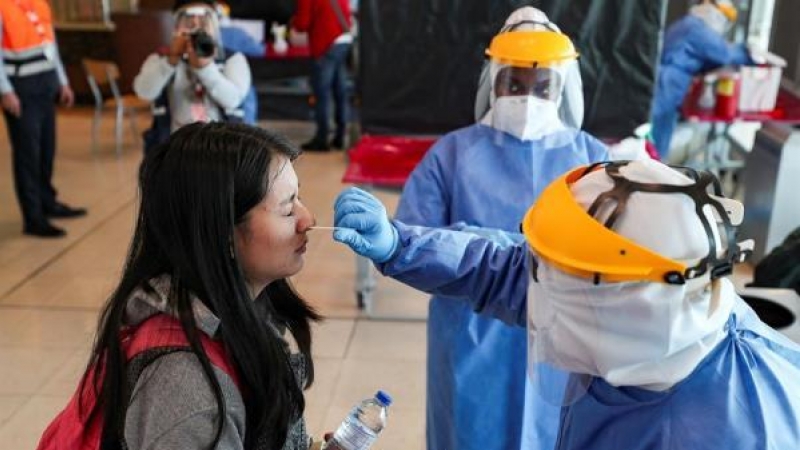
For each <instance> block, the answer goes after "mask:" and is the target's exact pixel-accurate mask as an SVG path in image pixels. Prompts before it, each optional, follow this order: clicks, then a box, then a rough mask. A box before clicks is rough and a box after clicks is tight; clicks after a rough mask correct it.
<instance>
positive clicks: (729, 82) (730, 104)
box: [714, 71, 740, 119]
mask: <svg viewBox="0 0 800 450" xmlns="http://www.w3.org/2000/svg"><path fill="white" fill-rule="evenodd" d="M739 86H740V82H739V74H738V73H736V72H733V71H727V72H722V73H720V74H719V77H718V78H717V101H716V105H715V107H714V112H715V113H716V115H717V116H719V117H721V118H724V119H733V118H734V117H736V112H737V111H738V110H739Z"/></svg>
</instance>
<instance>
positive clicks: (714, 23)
mask: <svg viewBox="0 0 800 450" xmlns="http://www.w3.org/2000/svg"><path fill="white" fill-rule="evenodd" d="M689 12H690V14H692V15H694V16H696V17H699V18H700V19H701V20H702V21H703V22H705V24H706V25H708V26H709V27H710V28H711V29H712V30H714V31H715V32H717V33H719V34H721V35H726V34H728V32H729V31H730V30H731V28H733V25H734V24H735V23H736V19H737V18H738V12H737V10H736V7H734V6H733V5H732V4H731V3H730V2H727V1H724V0H706V1H703V2H700V3H699V4H697V5H694V6H692V7H691V8H690V10H689Z"/></svg>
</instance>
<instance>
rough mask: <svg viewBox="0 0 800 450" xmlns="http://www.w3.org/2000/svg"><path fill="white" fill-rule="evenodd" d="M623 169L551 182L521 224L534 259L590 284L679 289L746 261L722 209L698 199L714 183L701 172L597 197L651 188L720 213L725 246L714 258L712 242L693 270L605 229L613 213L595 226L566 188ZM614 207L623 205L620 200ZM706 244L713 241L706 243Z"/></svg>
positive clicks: (609, 166)
mask: <svg viewBox="0 0 800 450" xmlns="http://www.w3.org/2000/svg"><path fill="white" fill-rule="evenodd" d="M624 164H626V163H605V164H604V165H595V166H588V167H581V168H578V169H575V170H573V171H571V172H569V173H567V174H565V175H563V176H562V177H560V178H559V179H557V180H556V181H554V182H553V183H551V184H550V185H549V186H548V187H547V188H546V189H545V190H544V191H543V192H542V194H541V195H540V197H539V199H538V200H537V201H536V203H535V204H534V206H532V207H531V208H530V209H529V210H528V212H527V213H526V215H525V218H524V220H523V223H522V231H523V234H524V235H525V237H526V239H527V241H528V244H529V245H530V246H531V248H532V249H533V250H534V251H535V252H536V254H537V255H538V256H539V257H540V258H542V259H544V260H546V261H547V262H548V263H550V264H551V265H553V266H556V267H557V268H558V269H560V270H562V271H563V272H565V273H568V274H570V275H574V276H579V277H582V278H588V279H593V280H594V281H595V283H600V282H601V281H602V282H610V283H614V282H631V281H649V282H656V283H667V284H684V283H685V282H686V280H687V279H691V278H696V277H699V276H701V275H704V274H706V273H708V272H709V271H710V272H711V278H712V279H714V278H718V277H720V276H724V275H727V274H729V273H730V272H731V271H732V267H733V263H735V262H741V261H742V260H743V259H744V258H745V257H746V256H747V254H748V253H749V251H748V249H747V248H745V247H746V246H747V245H748V244H751V242H748V243H745V244H744V246H743V247H740V246H738V245H737V244H735V243H734V226H733V224H732V223H731V221H730V219H728V217H727V215H726V211H725V207H724V206H722V205H721V204H720V203H719V202H717V201H716V200H715V199H714V197H712V196H710V195H709V194H705V197H704V196H703V194H702V192H704V191H705V188H706V186H707V185H708V184H709V183H710V182H711V181H712V180H715V179H714V178H713V176H711V175H710V174H706V173H701V174H700V175H702V176H701V177H700V178H699V179H696V183H695V184H694V185H691V186H667V185H655V186H654V185H639V184H637V183H634V182H628V186H625V188H626V189H622V190H620V191H610V192H607V193H605V194H602V195H601V196H599V197H598V201H602V200H604V199H603V198H602V197H603V196H605V195H609V194H610V195H611V196H612V197H615V200H617V199H618V198H620V197H619V196H620V195H624V196H627V195H629V194H630V193H631V192H634V191H637V190H639V191H644V190H645V189H653V190H651V191H650V192H665V193H670V192H675V193H683V194H686V195H690V197H692V198H693V199H694V200H695V202H697V203H702V204H708V205H710V206H711V207H713V208H715V209H717V210H718V211H719V212H720V213H721V214H720V216H721V217H722V222H723V223H722V225H724V229H725V230H726V242H728V243H729V245H728V249H727V250H726V252H725V255H724V256H723V257H721V258H717V251H716V247H715V245H714V244H713V242H712V243H711V249H710V251H709V254H708V256H706V257H705V258H703V259H702V260H701V261H700V262H699V263H698V264H697V265H695V266H694V267H688V266H687V265H686V264H684V263H682V262H679V261H676V260H673V259H670V258H667V257H665V256H662V255H660V254H658V253H656V252H654V251H652V250H649V249H647V248H645V247H643V246H641V245H639V244H637V243H636V242H634V241H632V240H630V239H628V238H626V237H624V236H622V235H620V234H618V233H616V232H614V231H613V230H612V228H611V225H613V221H614V220H615V214H612V216H611V217H610V218H609V220H608V221H607V222H606V223H605V224H604V223H601V222H599V221H598V220H597V219H595V218H594V217H593V215H592V213H593V211H592V208H590V210H589V211H586V210H584V209H583V208H582V207H581V205H580V204H578V203H577V202H576V201H575V199H574V197H573V195H572V192H571V190H570V185H572V184H573V183H575V182H576V181H578V180H579V179H580V178H582V177H583V176H584V175H586V174H588V173H590V172H591V171H593V170H606V171H607V173H609V175H611V174H612V173H615V174H617V175H619V172H618V169H619V167H622V166H624ZM610 169H611V170H610ZM612 179H614V177H613V176H612ZM615 181H616V180H615ZM630 186H633V188H631V187H630ZM697 197H700V199H698V198H697ZM595 203H597V202H595ZM619 204H621V205H624V200H623V201H620V202H619ZM592 206H593V207H594V206H595V205H592ZM623 208H624V206H623ZM701 219H702V218H701ZM701 221H703V220H701ZM716 225H717V224H709V223H707V222H705V221H703V226H704V228H705V229H706V233H707V234H708V235H709V236H711V235H712V231H711V227H712V226H716ZM711 241H713V238H710V242H711Z"/></svg>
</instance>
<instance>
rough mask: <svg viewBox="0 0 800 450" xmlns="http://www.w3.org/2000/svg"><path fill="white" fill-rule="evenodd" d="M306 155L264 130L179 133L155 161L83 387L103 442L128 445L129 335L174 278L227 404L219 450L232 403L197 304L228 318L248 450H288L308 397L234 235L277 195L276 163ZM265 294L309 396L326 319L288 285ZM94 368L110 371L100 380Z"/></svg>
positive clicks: (179, 302)
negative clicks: (315, 349)
mask: <svg viewBox="0 0 800 450" xmlns="http://www.w3.org/2000/svg"><path fill="white" fill-rule="evenodd" d="M298 153H299V151H298V150H297V148H296V147H295V146H293V145H292V144H290V143H289V142H288V141H286V140H285V139H284V138H282V137H281V136H279V135H276V134H273V133H270V132H268V131H266V130H263V129H259V128H255V127H249V126H246V125H233V124H224V123H210V124H200V123H197V124H192V125H187V126H185V127H183V128H181V129H179V130H177V131H176V132H175V133H174V134H173V135H172V136H170V138H169V139H168V140H167V141H166V142H165V143H164V144H162V145H160V146H158V147H156V148H154V149H153V150H152V151H150V152H149V153H148V154H147V155H146V156H145V159H144V161H143V162H142V165H141V167H140V170H139V185H140V195H141V206H140V209H139V214H138V219H137V222H136V229H135V232H134V235H133V240H132V242H131V245H130V249H129V252H128V256H127V260H126V263H125V268H124V272H123V275H122V279H121V281H120V282H119V285H118V286H117V288H116V290H115V291H114V293H113V294H112V295H111V297H110V299H109V300H108V303H107V304H106V305H105V307H104V309H103V311H102V314H101V317H100V322H99V325H98V332H97V337H96V341H95V345H94V349H93V352H92V355H91V358H90V360H89V365H88V366H87V369H86V372H85V374H84V377H83V381H82V385H81V389H82V390H85V389H94V390H95V392H96V393H97V395H98V400H97V404H96V407H95V409H94V410H93V411H92V412H91V414H92V415H94V414H102V417H103V423H104V431H103V442H104V444H105V443H109V442H122V441H121V439H122V438H123V436H124V423H125V414H126V409H127V398H126V395H127V390H128V389H127V384H126V383H127V382H128V379H127V373H126V370H127V365H126V359H125V353H124V350H123V348H122V345H121V341H120V331H121V330H122V329H123V328H124V326H125V324H124V312H125V306H126V303H127V300H128V298H129V297H130V295H131V293H132V292H133V291H134V290H135V289H136V288H137V287H140V286H142V285H143V284H145V283H147V282H148V280H151V279H153V278H155V277H158V276H160V275H168V276H169V277H170V278H171V288H170V294H169V298H168V305H169V307H170V308H171V310H172V311H175V312H177V315H178V318H179V320H180V322H181V325H182V327H183V329H184V331H185V333H186V336H187V338H188V340H189V342H190V345H191V349H192V351H193V352H194V353H195V354H196V355H197V356H198V358H199V360H200V363H201V365H202V367H203V371H204V372H205V376H206V378H207V379H208V381H209V383H210V385H211V387H212V390H213V392H214V396H215V397H216V399H217V407H218V411H219V417H220V420H219V422H218V425H217V430H216V438H215V441H214V447H216V443H218V441H219V439H220V436H221V433H222V426H223V425H222V424H223V423H224V422H223V420H222V418H223V417H224V414H225V404H224V399H223V396H222V391H221V388H220V385H219V382H218V381H217V379H216V377H215V375H214V372H213V370H212V366H211V364H210V362H209V359H208V357H207V355H206V354H205V352H204V351H203V348H202V346H201V344H200V340H199V336H198V331H197V324H196V322H195V317H194V314H193V313H192V307H191V300H190V298H191V297H196V298H197V299H198V300H200V301H202V302H203V303H204V304H205V306H207V307H208V309H209V310H210V311H211V312H212V313H214V314H215V315H216V316H217V317H218V318H219V319H220V328H219V331H218V333H219V335H220V336H221V339H222V341H223V344H224V346H225V348H226V350H227V353H228V355H229V357H230V358H231V360H232V361H233V363H234V365H235V367H236V369H237V371H238V376H239V378H240V381H241V384H242V386H243V392H242V394H243V398H244V402H245V408H246V436H245V448H255V447H256V444H257V441H258V440H261V444H267V448H275V449H279V448H281V447H282V446H283V444H284V441H285V440H286V437H287V434H288V431H289V428H290V427H291V426H292V424H293V423H294V422H296V421H297V420H298V419H299V418H300V417H302V414H303V410H304V408H305V402H304V399H303V393H302V390H301V388H300V387H299V386H298V384H297V382H296V379H295V377H294V374H293V371H292V369H291V366H290V362H289V355H288V351H287V347H286V343H285V342H284V341H283V339H282V338H281V337H280V336H279V335H278V334H277V333H275V331H274V328H273V327H272V326H269V325H268V324H267V323H266V320H265V314H263V313H259V312H258V311H259V308H257V307H256V305H255V304H254V303H255V302H254V299H252V297H251V294H250V293H249V291H248V287H247V284H246V280H245V276H244V273H243V271H242V268H241V267H240V266H239V264H238V262H237V259H236V258H235V255H234V247H233V236H234V227H235V226H236V225H237V224H240V223H242V222H243V221H244V217H245V214H246V213H247V212H248V211H249V210H250V209H251V208H253V207H254V206H255V205H256V204H258V203H259V202H260V201H261V200H262V199H263V198H264V197H265V196H266V195H267V193H268V191H269V189H270V182H271V180H270V179H269V173H270V170H269V168H270V167H271V164H272V163H273V161H274V160H275V157H277V156H281V155H283V156H285V157H287V158H289V159H290V160H293V159H294V158H296V157H297V155H298ZM232 255H233V257H232ZM258 295H259V298H258V300H259V301H264V303H265V304H267V305H268V309H269V310H270V311H269V315H270V316H271V320H272V322H273V324H274V325H276V326H278V327H285V328H287V329H288V330H290V332H291V333H292V335H293V337H294V339H295V341H296V342H297V344H298V348H299V350H300V352H301V353H302V354H303V355H304V357H305V360H306V368H307V374H308V375H307V378H306V384H305V386H303V388H308V387H309V386H310V385H311V383H312V382H313V378H314V370H313V363H312V361H311V331H310V322H311V321H314V320H319V319H320V317H319V316H318V315H317V314H316V312H315V311H314V310H313V309H312V308H311V307H310V306H308V305H307V304H306V303H305V302H304V301H303V299H301V298H300V297H299V296H298V295H297V293H296V292H295V291H294V290H293V289H292V287H291V285H290V284H289V282H288V281H287V280H285V279H282V280H277V281H274V282H273V283H271V284H270V285H268V286H267V288H265V289H264V291H263V292H261V293H260V294H258ZM95 366H96V367H100V368H104V370H103V371H100V370H98V371H95V372H94V376H90V374H91V373H92V372H91V370H90V368H92V367H95ZM176 401H180V399H177V400H176ZM264 440H266V441H264Z"/></svg>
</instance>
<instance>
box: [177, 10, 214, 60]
mask: <svg viewBox="0 0 800 450" xmlns="http://www.w3.org/2000/svg"><path fill="white" fill-rule="evenodd" d="M174 17H175V33H176V34H183V35H187V36H190V37H191V39H192V44H193V46H194V48H195V52H196V53H197V54H198V56H200V57H211V56H215V57H216V58H222V57H224V56H223V50H222V42H221V40H220V39H221V38H220V31H219V17H218V14H217V11H216V10H215V9H214V8H212V7H211V6H208V5H206V4H202V3H195V4H189V5H187V6H185V7H183V8H180V9H178V10H177V11H175V15H174Z"/></svg>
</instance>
